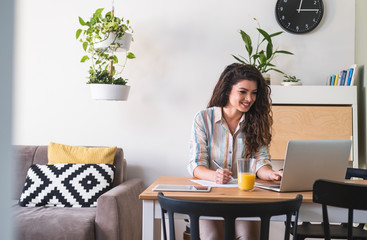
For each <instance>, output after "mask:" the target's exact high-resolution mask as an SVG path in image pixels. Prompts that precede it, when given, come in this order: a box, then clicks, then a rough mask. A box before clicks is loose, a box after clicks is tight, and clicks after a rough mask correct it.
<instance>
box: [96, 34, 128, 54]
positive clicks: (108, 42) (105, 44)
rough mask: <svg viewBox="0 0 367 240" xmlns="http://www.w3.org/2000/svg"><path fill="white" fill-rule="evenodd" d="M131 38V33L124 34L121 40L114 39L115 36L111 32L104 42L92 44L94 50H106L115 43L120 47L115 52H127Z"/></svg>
mask: <svg viewBox="0 0 367 240" xmlns="http://www.w3.org/2000/svg"><path fill="white" fill-rule="evenodd" d="M132 37H133V35H132V34H131V33H128V32H125V34H124V36H123V37H122V38H121V39H116V34H115V33H113V32H111V33H110V35H109V36H108V38H107V39H106V40H104V41H102V42H99V43H96V44H94V48H95V49H106V48H108V47H109V46H110V45H111V44H112V43H113V41H115V43H118V44H120V47H118V48H117V49H116V51H117V52H121V51H129V49H130V43H131V39H132Z"/></svg>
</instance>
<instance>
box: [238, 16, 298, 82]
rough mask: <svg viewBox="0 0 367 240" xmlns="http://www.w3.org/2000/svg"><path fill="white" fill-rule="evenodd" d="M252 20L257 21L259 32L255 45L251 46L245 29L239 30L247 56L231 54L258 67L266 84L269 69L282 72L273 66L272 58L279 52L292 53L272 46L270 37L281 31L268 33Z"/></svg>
mask: <svg viewBox="0 0 367 240" xmlns="http://www.w3.org/2000/svg"><path fill="white" fill-rule="evenodd" d="M254 20H255V21H256V22H257V25H258V28H256V29H257V31H258V32H259V33H258V38H257V43H256V45H255V46H253V44H252V39H251V37H250V36H249V35H248V34H247V33H246V32H245V31H243V30H240V34H241V37H242V40H243V42H244V43H245V48H246V51H247V54H248V58H246V57H243V56H241V55H238V57H237V56H235V55H232V56H233V57H234V58H235V59H236V60H237V61H239V62H240V63H243V64H251V65H254V66H255V67H257V69H259V71H260V72H261V73H262V74H263V76H264V78H265V80H268V81H267V82H268V84H270V75H269V74H268V72H269V71H276V72H279V73H283V72H282V71H281V70H279V69H277V68H275V67H276V66H275V65H274V64H273V63H272V62H273V60H274V58H275V57H276V56H277V55H279V54H288V55H293V53H291V52H289V51H285V50H278V49H277V48H275V47H274V45H273V41H272V38H273V37H275V36H278V35H280V34H282V33H283V32H282V31H281V32H276V33H273V34H269V33H268V32H266V31H265V30H264V29H262V28H261V27H260V24H259V22H258V21H257V19H256V18H254ZM283 74H284V73H283ZM267 78H268V79H267Z"/></svg>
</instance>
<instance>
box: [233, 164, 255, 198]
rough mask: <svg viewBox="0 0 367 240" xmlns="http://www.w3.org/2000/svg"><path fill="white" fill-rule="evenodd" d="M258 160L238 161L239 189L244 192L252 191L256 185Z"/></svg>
mask: <svg viewBox="0 0 367 240" xmlns="http://www.w3.org/2000/svg"><path fill="white" fill-rule="evenodd" d="M255 176H256V158H255V157H251V158H247V159H245V158H239V159H237V178H238V188H239V189H240V190H243V191H252V190H253V189H254V185H255Z"/></svg>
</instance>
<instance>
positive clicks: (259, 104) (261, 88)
mask: <svg viewBox="0 0 367 240" xmlns="http://www.w3.org/2000/svg"><path fill="white" fill-rule="evenodd" d="M242 80H250V81H256V83H257V95H256V101H255V102H254V104H253V105H252V107H251V108H250V110H249V111H248V112H246V117H245V126H244V129H243V131H244V133H245V146H246V148H245V149H246V150H245V156H246V158H248V157H251V156H252V155H254V154H256V152H257V151H259V149H260V147H261V146H262V145H265V146H269V145H270V142H271V137H272V135H271V127H272V125H273V116H272V111H271V98H270V93H271V89H270V87H269V86H268V85H267V84H266V83H265V80H264V78H263V76H262V74H261V73H260V71H259V70H258V69H257V68H256V67H254V66H253V65H249V64H240V63H233V64H231V65H229V66H227V67H226V68H225V69H224V71H223V73H222V74H221V76H220V78H219V80H218V82H217V84H216V85H215V88H214V90H213V94H212V97H211V99H210V101H209V103H208V106H207V107H208V108H209V107H214V106H216V107H224V106H226V105H227V103H228V100H229V94H230V92H231V90H232V87H233V85H235V84H237V83H238V82H239V81H242Z"/></svg>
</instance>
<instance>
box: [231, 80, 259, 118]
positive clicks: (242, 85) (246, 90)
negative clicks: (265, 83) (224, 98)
mask: <svg viewBox="0 0 367 240" xmlns="http://www.w3.org/2000/svg"><path fill="white" fill-rule="evenodd" d="M256 95H257V83H256V81H251V80H246V79H244V80H240V81H239V82H238V83H236V84H235V85H233V86H232V90H231V92H230V94H229V96H228V103H227V105H226V107H230V108H235V109H236V110H238V111H240V112H248V111H249V110H250V108H251V106H252V105H253V104H254V102H255V101H256Z"/></svg>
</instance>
